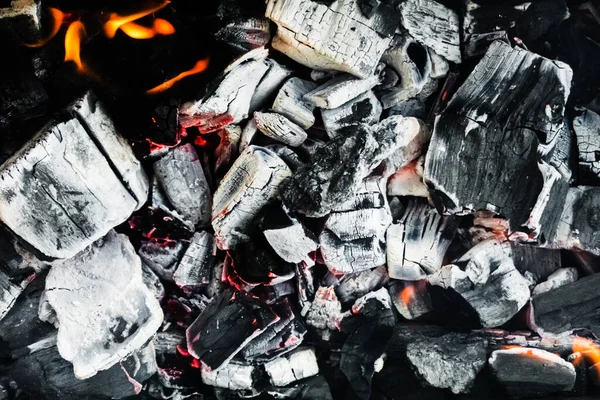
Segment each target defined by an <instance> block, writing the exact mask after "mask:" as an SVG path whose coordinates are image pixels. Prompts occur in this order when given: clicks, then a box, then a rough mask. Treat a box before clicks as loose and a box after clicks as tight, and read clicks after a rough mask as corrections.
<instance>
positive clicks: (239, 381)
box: [201, 361, 260, 392]
mask: <svg viewBox="0 0 600 400" xmlns="http://www.w3.org/2000/svg"><path fill="white" fill-rule="evenodd" d="M201 375H202V383H204V384H205V385H210V386H215V387H220V388H224V389H229V390H247V391H250V392H253V391H254V388H255V387H256V384H257V381H258V380H259V379H260V370H259V368H258V367H257V366H255V365H252V364H247V363H243V362H239V361H231V362H229V363H227V364H225V365H224V366H223V367H221V368H219V369H217V370H212V369H210V368H207V367H202V369H201Z"/></svg>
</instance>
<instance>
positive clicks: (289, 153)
mask: <svg viewBox="0 0 600 400" xmlns="http://www.w3.org/2000/svg"><path fill="white" fill-rule="evenodd" d="M265 148H267V149H269V150H271V151H273V152H274V153H275V154H277V155H278V156H279V158H281V159H282V160H283V161H284V162H285V163H286V165H287V166H288V167H290V169H291V170H292V172H294V171H296V170H297V169H298V168H300V167H301V166H303V165H304V162H303V161H302V160H301V159H300V156H299V155H298V153H296V152H295V151H294V150H292V149H291V148H290V147H288V146H286V145H284V144H280V143H277V144H269V145H266V146H265Z"/></svg>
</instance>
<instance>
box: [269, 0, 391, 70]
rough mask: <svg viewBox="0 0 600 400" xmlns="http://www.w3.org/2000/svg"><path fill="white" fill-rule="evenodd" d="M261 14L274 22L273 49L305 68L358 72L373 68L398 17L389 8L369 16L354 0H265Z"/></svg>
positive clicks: (386, 44) (385, 46) (387, 42)
mask: <svg viewBox="0 0 600 400" xmlns="http://www.w3.org/2000/svg"><path fill="white" fill-rule="evenodd" d="M265 15H266V17H267V18H269V19H271V20H272V21H273V22H275V23H276V24H277V26H278V29H277V35H276V36H275V38H274V39H273V48H274V49H276V50H279V51H281V52H282V53H284V54H286V55H287V56H289V57H291V58H293V59H294V60H296V61H298V62H300V63H301V64H304V65H306V66H308V67H310V68H314V69H325V70H337V71H344V72H348V73H351V74H353V75H356V76H359V77H368V76H370V75H372V74H373V72H374V70H375V67H376V66H377V63H378V62H379V59H380V58H381V55H382V54H383V52H384V51H385V49H386V48H387V47H388V45H389V43H390V39H389V36H390V35H391V34H392V33H393V32H394V30H395V29H396V28H397V26H398V20H399V16H398V15H397V13H394V12H393V10H387V12H385V11H382V12H381V13H378V16H377V17H374V18H371V19H368V18H366V17H364V16H363V15H362V13H361V12H360V10H359V8H358V7H356V2H355V0H342V1H338V2H334V3H332V4H330V5H325V4H321V3H317V2H313V1H303V0H285V1H276V0H269V1H267V11H266V14H265ZM361 43H363V44H366V43H368V45H361Z"/></svg>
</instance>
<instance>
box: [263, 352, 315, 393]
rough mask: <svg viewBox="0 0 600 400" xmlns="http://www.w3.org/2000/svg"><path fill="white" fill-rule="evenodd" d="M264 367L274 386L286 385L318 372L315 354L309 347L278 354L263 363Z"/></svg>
mask: <svg viewBox="0 0 600 400" xmlns="http://www.w3.org/2000/svg"><path fill="white" fill-rule="evenodd" d="M264 367H265V370H266V372H267V375H269V378H270V380H271V383H272V384H273V385H275V386H287V385H289V384H290V383H292V382H296V381H299V380H301V379H304V378H308V377H310V376H313V375H316V374H318V373H319V366H318V365H317V356H316V355H315V351H314V350H313V349H311V348H300V349H297V350H294V351H293V352H291V353H288V354H285V355H283V356H279V357H277V358H275V359H274V360H272V361H269V362H267V363H265V365H264Z"/></svg>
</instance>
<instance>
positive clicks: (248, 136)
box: [238, 118, 258, 154]
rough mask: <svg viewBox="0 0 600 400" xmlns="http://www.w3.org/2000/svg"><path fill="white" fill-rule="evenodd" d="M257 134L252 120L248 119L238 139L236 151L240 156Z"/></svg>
mask: <svg viewBox="0 0 600 400" xmlns="http://www.w3.org/2000/svg"><path fill="white" fill-rule="evenodd" d="M257 133H258V128H257V127H256V122H255V121H254V118H250V119H248V122H246V125H244V129H242V137H241V138H240V144H239V146H238V151H239V153H240V154H241V153H242V152H244V150H246V149H247V148H248V146H250V145H251V144H252V142H253V140H254V137H255V136H256V134H257Z"/></svg>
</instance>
